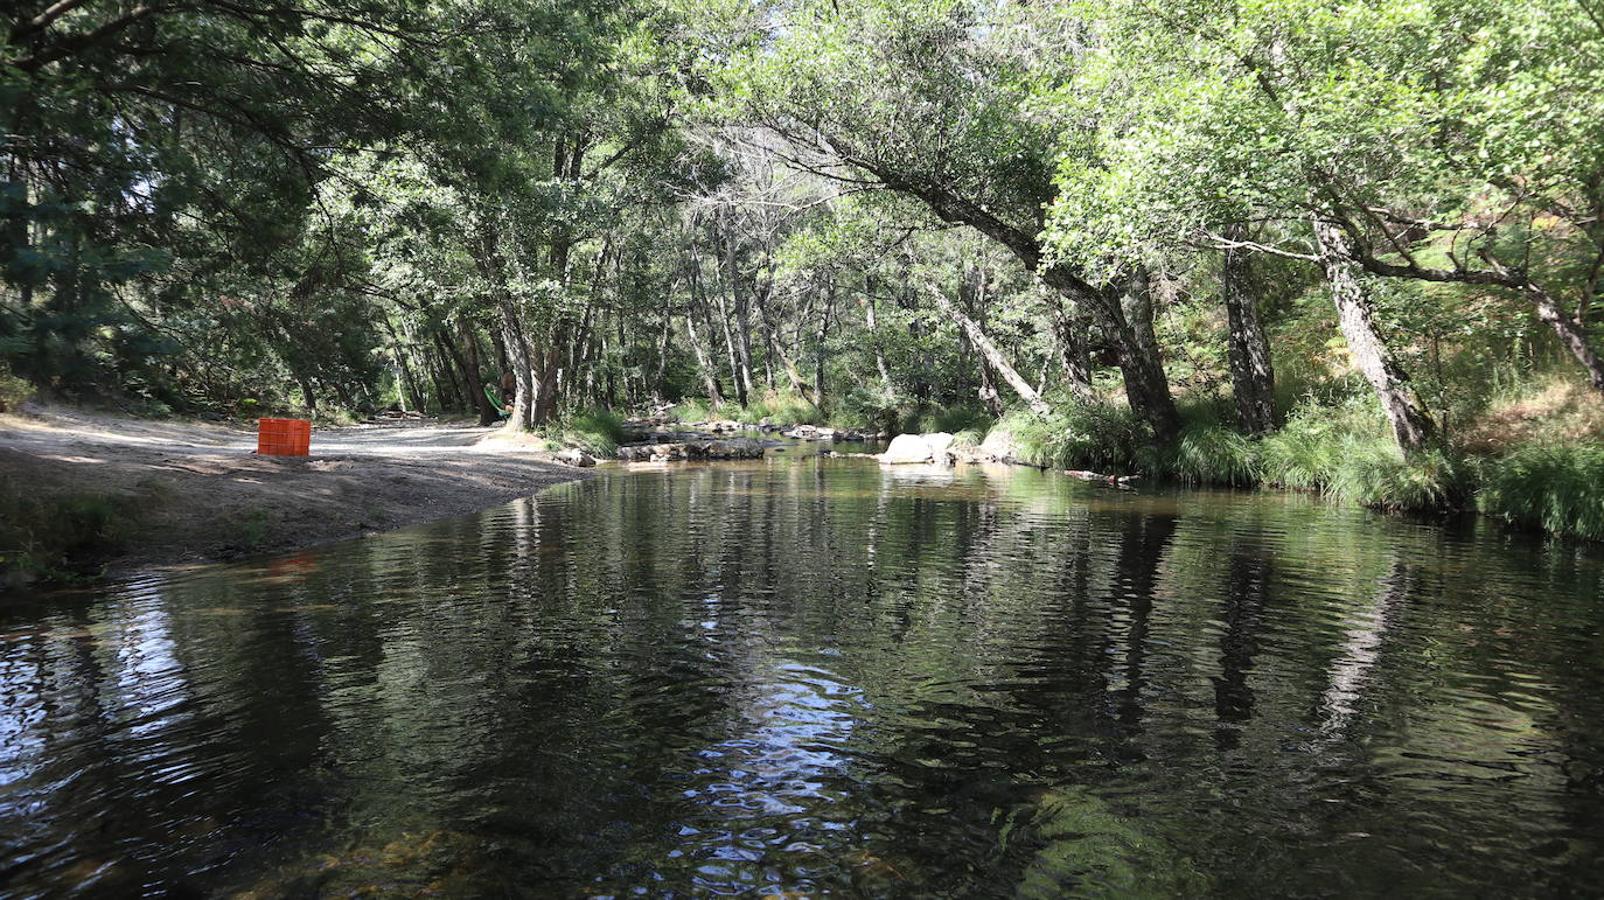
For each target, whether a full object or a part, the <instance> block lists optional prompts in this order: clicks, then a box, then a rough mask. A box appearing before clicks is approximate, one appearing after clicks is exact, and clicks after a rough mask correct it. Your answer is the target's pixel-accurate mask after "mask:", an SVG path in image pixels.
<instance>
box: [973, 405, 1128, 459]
mask: <svg viewBox="0 0 1604 900" xmlns="http://www.w3.org/2000/svg"><path fill="white" fill-rule="evenodd" d="M997 425H998V427H1001V428H1006V429H1008V430H1009V432H1010V433H1012V434H1013V436H1014V440H1015V442H1016V443H1017V444H1018V446H1019V455H1020V459H1022V460H1023V461H1025V462H1027V463H1030V464H1032V465H1037V466H1046V467H1052V468H1059V469H1091V470H1094V471H1098V472H1106V473H1109V474H1128V473H1131V472H1136V471H1140V470H1141V469H1140V467H1139V466H1138V458H1139V457H1140V456H1142V455H1144V454H1145V453H1147V452H1149V451H1148V448H1150V447H1151V446H1152V443H1153V441H1152V437H1151V434H1150V432H1149V431H1148V430H1147V428H1146V426H1144V425H1143V424H1142V422H1141V420H1140V419H1138V418H1137V417H1136V415H1135V414H1134V413H1132V412H1131V410H1130V408H1129V407H1125V406H1115V405H1111V404H1072V405H1069V406H1065V407H1062V408H1060V409H1057V410H1054V411H1053V412H1052V413H1051V414H1050V415H1047V416H1045V417H1044V416H1036V415H1033V414H1031V413H1028V412H1025V411H1015V412H1011V413H1009V414H1007V415H1005V416H1003V418H1002V420H1001V421H1000V422H998V423H997Z"/></svg>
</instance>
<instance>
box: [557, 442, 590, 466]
mask: <svg viewBox="0 0 1604 900" xmlns="http://www.w3.org/2000/svg"><path fill="white" fill-rule="evenodd" d="M554 457H555V458H556V460H557V461H558V462H560V463H562V464H563V465H567V466H577V467H579V468H581V469H588V468H590V467H591V466H594V465H596V457H594V456H591V455H590V454H589V453H586V452H585V451H583V450H581V449H579V448H578V447H568V448H566V449H563V450H558V451H557V452H556V453H555V454H554Z"/></svg>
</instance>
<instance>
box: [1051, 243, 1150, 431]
mask: <svg viewBox="0 0 1604 900" xmlns="http://www.w3.org/2000/svg"><path fill="white" fill-rule="evenodd" d="M1037 274H1038V276H1039V277H1040V278H1041V279H1042V281H1044V282H1045V283H1046V284H1047V285H1048V286H1049V287H1051V288H1053V289H1055V290H1057V291H1058V292H1059V293H1061V294H1063V295H1064V296H1065V297H1067V298H1068V299H1069V301H1070V302H1071V303H1074V304H1076V305H1077V306H1078V307H1079V308H1080V309H1081V310H1083V311H1085V312H1086V313H1087V314H1089V315H1091V316H1092V317H1093V318H1094V320H1095V322H1096V324H1097V326H1098V327H1099V328H1100V329H1102V331H1103V333H1104V334H1106V335H1107V336H1108V338H1109V339H1110V340H1112V341H1113V342H1114V350H1115V352H1116V353H1117V354H1118V356H1119V371H1120V375H1121V376H1123V378H1124V380H1125V398H1126V399H1127V400H1128V401H1129V402H1130V404H1131V409H1133V410H1135V411H1136V414H1137V415H1139V416H1141V417H1142V420H1143V421H1144V422H1146V423H1147V424H1148V426H1149V427H1150V428H1152V429H1153V436H1154V438H1155V439H1156V440H1157V441H1158V442H1159V443H1160V444H1168V443H1171V442H1172V441H1174V440H1175V437H1176V436H1177V435H1179V434H1180V432H1181V416H1180V413H1178V412H1176V410H1175V398H1173V397H1171V396H1170V382H1169V377H1168V376H1167V375H1166V374H1165V373H1164V361H1163V360H1162V359H1161V358H1160V357H1159V354H1158V343H1157V341H1156V340H1154V339H1153V304H1152V298H1151V296H1149V294H1148V283H1147V275H1146V273H1145V272H1143V273H1141V274H1140V275H1139V276H1132V277H1130V278H1126V279H1124V280H1123V281H1122V282H1120V283H1119V284H1116V285H1112V286H1110V287H1108V288H1105V289H1103V290H1101V291H1099V290H1097V289H1095V288H1091V287H1090V286H1088V285H1086V284H1085V283H1084V282H1081V281H1080V279H1079V278H1077V277H1076V276H1074V275H1073V274H1072V273H1070V272H1066V271H1064V270H1062V269H1057V268H1049V269H1039V270H1037ZM1127 307H1128V308H1129V309H1130V312H1131V313H1133V314H1135V315H1136V316H1138V317H1140V318H1141V319H1142V320H1143V321H1142V323H1141V325H1140V326H1139V327H1140V329H1141V331H1142V333H1143V334H1145V336H1146V337H1145V339H1143V338H1141V337H1138V333H1137V329H1136V328H1133V327H1132V325H1131V324H1130V318H1129V316H1128V315H1127V313H1126V309H1127Z"/></svg>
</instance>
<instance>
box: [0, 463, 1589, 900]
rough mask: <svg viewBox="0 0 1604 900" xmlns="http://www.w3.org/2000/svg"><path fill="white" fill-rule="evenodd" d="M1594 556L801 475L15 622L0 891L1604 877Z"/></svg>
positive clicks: (854, 470) (1030, 486)
mask: <svg viewBox="0 0 1604 900" xmlns="http://www.w3.org/2000/svg"><path fill="white" fill-rule="evenodd" d="M1601 561H1604V554H1601V553H1600V551H1598V550H1597V549H1591V550H1590V549H1579V548H1577V547H1574V546H1566V545H1562V544H1545V543H1543V542H1541V541H1539V540H1537V539H1534V538H1530V537H1526V536H1519V535H1511V534H1508V533H1505V532H1503V531H1501V530H1499V529H1497V528H1494V527H1492V526H1490V525H1488V524H1486V523H1468V524H1460V525H1456V526H1448V527H1444V526H1440V525H1435V524H1420V523H1411V522H1407V521H1403V520H1399V519H1388V518H1382V517H1378V516H1374V515H1370V514H1366V513H1363V512H1359V511H1353V510H1346V509H1341V508H1336V507H1333V506H1329V505H1324V504H1321V503H1318V502H1314V501H1310V500H1307V499H1304V498H1298V497H1284V496H1277V495H1272V494H1266V495H1256V494H1230V493H1208V492H1174V493H1159V492H1152V493H1147V492H1130V493H1121V492H1116V491H1112V490H1109V489H1106V488H1102V487H1098V486H1093V485H1087V484H1083V483H1080V482H1076V481H1072V480H1069V479H1066V478H1062V477H1059V476H1053V475H1042V474H1039V473H1035V472H1032V471H1028V470H998V471H989V470H988V471H984V472H983V471H981V470H978V469H959V470H956V471H955V472H941V471H938V470H931V469H923V468H920V469H917V470H893V471H888V470H882V469H881V468H880V467H879V466H876V465H874V464H872V463H866V462H864V461H860V460H818V459H784V458H781V459H772V460H769V461H765V462H761V463H753V464H728V465H713V466H701V467H697V466H684V467H679V468H676V469H673V470H670V471H663V470H656V471H644V472H635V473H628V474H623V473H620V474H614V475H608V476H604V477H601V478H598V479H596V480H594V481H590V482H587V483H582V484H573V485H567V486H563V487H559V488H556V489H553V490H551V491H548V492H546V493H543V494H541V495H539V496H537V497H534V498H532V499H529V500H525V501H520V502H517V503H514V504H511V505H509V506H506V507H502V508H499V509H496V510H493V511H490V512H487V513H485V514H482V515H479V516H476V517H473V518H469V519H464V520H458V521H452V522H447V523H443V524H438V525H434V526H429V527H424V528H420V529H413V530H409V531H405V532H399V533H395V534H391V535H385V536H380V537H376V538H371V539H367V540H362V541H357V542H353V543H347V544H342V545H338V546H334V547H330V548H327V549H324V550H321V551H318V552H314V553H308V554H304V555H300V556H296V557H293V558H288V559H281V560H276V561H271V562H266V563H261V564H254V565H243V566H222V567H213V568H208V569H205V570H201V571H197V572H194V573H191V574H187V575H183V576H177V577H172V578H161V579H151V580H148V581H144V582H139V583H134V584H128V585H123V586H119V587H116V588H112V589H109V590H106V591H104V592H102V593H98V594H93V595H80V596H66V597H62V596H55V597H50V598H41V599H40V600H39V601H38V602H22V603H16V602H13V603H12V604H10V605H9V606H6V607H3V608H0V895H6V896H19V897H21V896H29V895H32V894H35V893H39V894H54V893H60V892H63V891H66V890H69V889H72V888H77V889H80V890H82V891H84V892H85V893H89V894H94V895H128V894H134V893H136V892H140V891H146V892H152V893H155V892H164V893H171V894H180V895H183V894H199V895H211V894H218V893H232V892H236V891H253V892H255V893H256V895H258V896H278V895H285V894H289V895H307V894H318V893H324V894H335V895H346V894H351V893H356V892H360V891H364V890H368V891H376V892H379V893H381V894H383V893H396V894H414V893H419V892H423V891H435V892H438V893H440V894H444V895H447V896H484V895H504V894H538V895H558V896H582V895H615V896H617V895H629V894H649V895H659V896H660V895H664V894H686V895H688V894H712V893H730V894H736V893H745V894H749V895H754V896H761V895H765V894H770V893H780V892H790V894H791V895H792V896H795V895H797V894H815V893H826V892H833V893H848V894H861V895H869V896H882V895H892V896H908V895H931V894H938V895H953V896H1010V895H1022V896H1054V895H1059V894H1063V893H1076V894H1082V895H1117V896H1129V895H1148V896H1180V895H1187V896H1195V895H1199V894H1211V895H1248V894H1255V895H1290V896H1300V895H1301V896H1328V895H1351V894H1359V893H1382V892H1386V893H1391V894H1398V895H1410V894H1417V895H1418V894H1424V895H1444V896H1446V895H1480V896H1508V895H1554V894H1569V895H1577V896H1589V895H1590V896H1598V895H1600V894H1604V637H1601V628H1604V604H1601V593H1604V590H1601V588H1604V565H1601Z"/></svg>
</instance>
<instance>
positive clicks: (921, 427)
mask: <svg viewBox="0 0 1604 900" xmlns="http://www.w3.org/2000/svg"><path fill="white" fill-rule="evenodd" d="M994 421H995V420H994V419H993V418H992V416H991V413H989V412H987V411H986V410H985V409H982V408H981V407H979V406H972V405H969V404H966V403H959V404H954V405H952V406H943V407H936V408H935V409H931V410H929V411H927V412H923V413H917V414H913V415H910V416H908V417H906V418H905V419H904V421H903V425H904V428H903V431H912V432H918V433H919V434H930V433H932V432H937V431H944V432H946V433H948V434H957V433H958V432H960V431H979V432H982V433H984V432H985V431H986V430H987V429H989V428H990V427H991V425H992V423H993V422H994Z"/></svg>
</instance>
